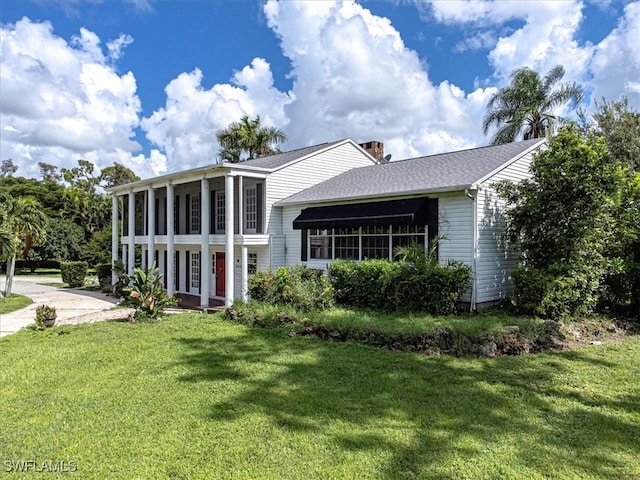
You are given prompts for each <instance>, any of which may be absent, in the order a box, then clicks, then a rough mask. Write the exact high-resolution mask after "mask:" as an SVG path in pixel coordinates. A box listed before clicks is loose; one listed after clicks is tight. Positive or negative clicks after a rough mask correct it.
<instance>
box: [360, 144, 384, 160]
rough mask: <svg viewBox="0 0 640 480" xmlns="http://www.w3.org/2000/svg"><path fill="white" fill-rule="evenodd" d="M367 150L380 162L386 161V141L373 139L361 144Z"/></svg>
mask: <svg viewBox="0 0 640 480" xmlns="http://www.w3.org/2000/svg"><path fill="white" fill-rule="evenodd" d="M359 145H360V146H361V147H362V148H363V149H364V150H366V152H367V153H368V154H369V155H371V156H372V157H373V158H375V159H376V160H377V161H378V163H383V161H384V143H382V142H378V141H375V140H374V141H371V142H365V143H360V144H359Z"/></svg>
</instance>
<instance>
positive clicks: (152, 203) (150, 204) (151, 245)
mask: <svg viewBox="0 0 640 480" xmlns="http://www.w3.org/2000/svg"><path fill="white" fill-rule="evenodd" d="M147 198H148V200H147V217H148V218H147V228H148V229H149V230H148V232H147V250H148V252H149V253H148V254H147V255H148V257H149V258H148V259H147V268H149V267H151V265H153V262H154V261H155V259H156V191H155V190H154V189H153V187H149V190H148V191H147ZM157 266H158V265H156V267H157Z"/></svg>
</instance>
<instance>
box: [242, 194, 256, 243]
mask: <svg viewBox="0 0 640 480" xmlns="http://www.w3.org/2000/svg"><path fill="white" fill-rule="evenodd" d="M257 226H258V195H257V191H256V187H255V185H254V186H252V187H247V188H246V189H245V191H244V230H245V233H256V229H257Z"/></svg>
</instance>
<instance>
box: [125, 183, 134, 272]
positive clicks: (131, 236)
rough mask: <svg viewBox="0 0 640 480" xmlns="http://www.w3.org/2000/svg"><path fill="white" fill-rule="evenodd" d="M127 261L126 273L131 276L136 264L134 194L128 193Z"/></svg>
mask: <svg viewBox="0 0 640 480" xmlns="http://www.w3.org/2000/svg"><path fill="white" fill-rule="evenodd" d="M127 220H128V222H129V248H128V250H129V252H128V253H129V260H128V261H127V271H128V272H129V275H133V268H134V267H135V263H136V194H135V193H133V192H129V218H128V219H127Z"/></svg>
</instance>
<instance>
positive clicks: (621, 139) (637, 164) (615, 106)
mask: <svg viewBox="0 0 640 480" xmlns="http://www.w3.org/2000/svg"><path fill="white" fill-rule="evenodd" d="M582 121H583V132H584V135H585V136H586V137H587V138H602V139H604V142H605V143H606V145H607V149H608V150H609V153H610V155H611V159H612V161H613V162H614V163H615V164H617V165H619V166H624V167H626V168H627V170H626V176H627V177H626V182H625V183H624V185H623V189H622V191H621V193H620V194H621V197H622V198H623V199H625V201H623V202H620V204H619V209H618V212H617V214H616V218H617V221H618V223H617V228H616V234H615V237H614V239H613V241H612V242H611V243H610V244H609V246H608V251H607V256H608V257H609V258H612V259H616V261H618V262H619V263H618V267H619V268H618V270H617V271H616V272H613V273H610V274H609V275H608V276H607V279H606V283H607V287H608V291H607V294H608V295H609V297H610V298H609V300H610V301H611V302H612V303H622V304H624V303H626V302H629V305H630V307H631V311H632V312H635V313H636V314H639V315H640V113H638V112H637V111H634V110H631V109H630V107H629V101H628V99H627V98H626V97H623V98H622V100H620V101H612V102H607V100H606V99H602V101H601V102H596V111H595V113H594V114H593V121H591V120H589V119H588V118H587V117H586V115H583V116H582Z"/></svg>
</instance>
